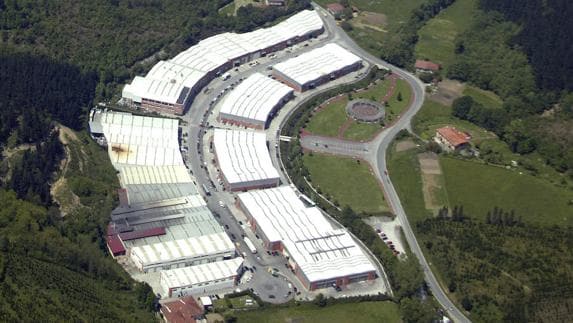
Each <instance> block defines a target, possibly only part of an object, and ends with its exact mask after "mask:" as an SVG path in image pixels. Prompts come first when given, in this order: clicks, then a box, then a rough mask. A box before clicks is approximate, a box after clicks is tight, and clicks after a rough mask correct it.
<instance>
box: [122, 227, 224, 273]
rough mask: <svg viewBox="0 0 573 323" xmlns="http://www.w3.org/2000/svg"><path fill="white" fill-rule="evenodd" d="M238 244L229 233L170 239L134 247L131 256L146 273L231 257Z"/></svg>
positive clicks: (136, 264)
mask: <svg viewBox="0 0 573 323" xmlns="http://www.w3.org/2000/svg"><path fill="white" fill-rule="evenodd" d="M234 256H235V245H234V244H233V242H232V241H231V239H230V238H229V237H228V236H227V234H226V233H224V232H220V233H215V234H209V235H203V236H200V237H195V238H187V239H180V240H170V241H165V242H159V243H154V244H151V245H144V246H139V247H133V248H131V252H130V258H131V260H132V261H133V263H134V264H135V266H136V267H137V268H138V269H139V270H140V271H142V272H145V273H147V272H157V271H161V270H168V269H174V268H182V267H187V266H195V265H199V264H206V263H210V262H216V261H222V260H225V259H231V258H232V257H234Z"/></svg>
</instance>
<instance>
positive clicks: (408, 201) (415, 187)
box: [387, 145, 432, 222]
mask: <svg viewBox="0 0 573 323" xmlns="http://www.w3.org/2000/svg"><path fill="white" fill-rule="evenodd" d="M389 152H390V154H389V155H388V160H387V163H388V165H387V167H388V173H389V174H390V176H391V178H392V183H393V184H394V187H395V188H396V191H397V192H398V196H399V197H400V202H402V205H403V206H404V210H405V211H406V214H407V215H408V218H409V219H410V221H413V222H418V221H422V220H424V219H427V218H428V217H430V216H431V214H432V213H431V212H430V211H428V210H426V207H425V205H424V195H423V194H422V176H421V173H420V163H419V162H418V154H419V153H420V152H421V149H416V148H413V149H409V150H406V151H400V152H397V151H396V150H395V145H394V146H393V147H391V148H390V149H389Z"/></svg>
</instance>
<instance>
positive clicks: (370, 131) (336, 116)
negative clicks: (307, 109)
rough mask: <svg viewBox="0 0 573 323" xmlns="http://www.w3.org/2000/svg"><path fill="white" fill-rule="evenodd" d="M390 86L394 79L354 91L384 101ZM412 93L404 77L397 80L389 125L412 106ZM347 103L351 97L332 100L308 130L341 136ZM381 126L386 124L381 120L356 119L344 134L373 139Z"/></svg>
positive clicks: (355, 95) (357, 95) (389, 107)
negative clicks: (366, 120)
mask: <svg viewBox="0 0 573 323" xmlns="http://www.w3.org/2000/svg"><path fill="white" fill-rule="evenodd" d="M389 87H390V80H388V79H385V80H383V81H379V82H377V83H376V84H375V85H374V86H372V87H370V88H369V89H368V90H366V91H362V92H359V93H353V94H352V98H353V99H368V100H375V101H381V100H382V99H383V98H384V96H385V95H386V93H387V92H388V89H389ZM398 93H401V95H402V100H401V101H399V100H398ZM411 95H412V89H411V88H410V86H409V85H408V83H407V82H406V81H404V80H400V79H399V80H397V81H396V89H395V90H394V93H393V95H392V97H390V99H389V100H388V105H387V107H386V117H385V119H384V121H385V123H386V124H388V123H392V121H393V120H394V119H395V118H396V117H397V116H398V115H400V114H401V113H402V112H403V111H404V110H405V109H406V108H407V107H408V106H409V103H410V97H411ZM346 104H348V97H347V96H345V97H343V98H341V99H339V100H336V101H334V102H330V103H328V104H327V105H325V106H324V107H323V108H322V110H320V111H319V112H318V113H316V114H315V115H314V116H313V117H312V118H311V119H310V121H309V122H308V124H307V126H306V130H308V131H310V132H311V133H312V134H315V135H321V136H328V137H336V136H338V131H339V129H340V127H341V126H342V125H343V124H344V123H345V122H346V121H347V120H348V116H347V115H346V111H345V108H346ZM381 128H382V126H381V125H380V124H379V123H371V124H365V123H358V122H353V123H352V124H351V125H350V127H349V128H348V129H347V130H346V131H345V132H344V134H343V137H344V138H345V139H350V140H355V141H365V140H369V139H371V138H372V137H373V136H374V135H375V134H376V133H377V132H378V131H379V130H380V129H381Z"/></svg>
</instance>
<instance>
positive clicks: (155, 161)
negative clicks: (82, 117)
mask: <svg viewBox="0 0 573 323" xmlns="http://www.w3.org/2000/svg"><path fill="white" fill-rule="evenodd" d="M89 125H90V130H91V132H92V135H94V136H95V135H98V134H101V135H103V136H104V137H105V141H106V144H107V149H108V155H109V158H110V159H111V162H112V164H113V165H114V167H115V168H118V167H119V168H120V167H122V166H125V165H140V166H165V165H183V159H182V157H181V152H180V151H179V142H178V139H177V138H178V120H176V119H169V118H155V117H143V116H136V115H132V114H130V113H125V112H116V111H104V110H92V113H91V117H90V123H89Z"/></svg>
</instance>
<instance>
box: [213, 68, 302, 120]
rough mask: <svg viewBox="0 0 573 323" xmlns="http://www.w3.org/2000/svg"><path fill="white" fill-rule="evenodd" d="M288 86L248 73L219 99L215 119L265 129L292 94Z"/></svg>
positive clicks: (258, 74) (260, 75) (261, 75)
mask: <svg viewBox="0 0 573 323" xmlns="http://www.w3.org/2000/svg"><path fill="white" fill-rule="evenodd" d="M292 93H293V91H292V89H291V88H290V87H288V86H286V85H284V84H282V83H280V82H277V81H275V80H273V79H271V78H268V77H266V76H264V75H263V74H260V73H255V74H253V75H251V76H249V77H248V78H247V79H246V80H244V81H243V82H242V83H241V84H239V85H238V86H237V88H236V89H234V90H233V91H231V93H229V95H227V97H226V98H225V100H224V101H223V104H222V106H221V111H220V112H219V120H220V121H223V122H228V123H231V124H235V125H239V126H246V127H252V128H256V129H265V128H266V127H268V124H269V123H270V121H271V120H272V117H273V116H274V114H275V113H276V111H277V110H278V109H279V108H280V107H282V106H283V104H284V103H286V102H287V101H288V100H290V98H291V97H292Z"/></svg>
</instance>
